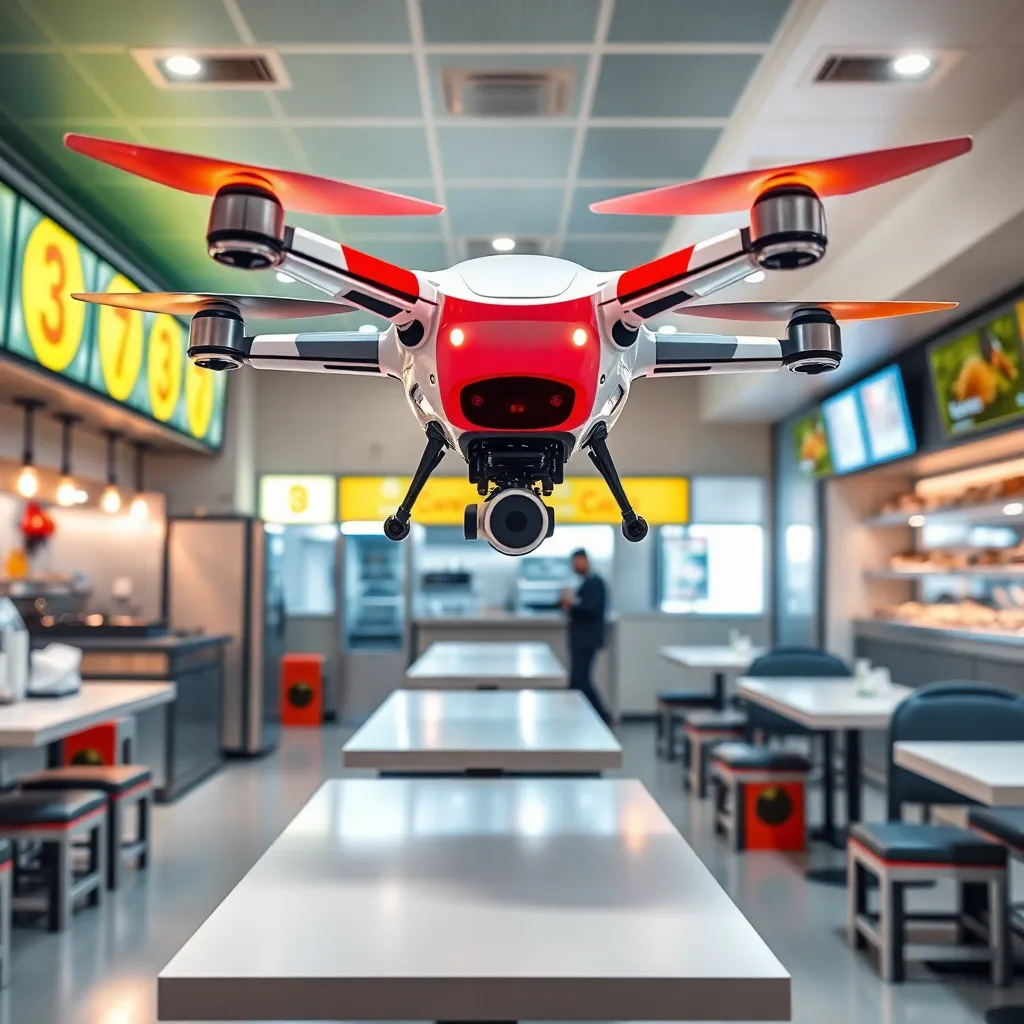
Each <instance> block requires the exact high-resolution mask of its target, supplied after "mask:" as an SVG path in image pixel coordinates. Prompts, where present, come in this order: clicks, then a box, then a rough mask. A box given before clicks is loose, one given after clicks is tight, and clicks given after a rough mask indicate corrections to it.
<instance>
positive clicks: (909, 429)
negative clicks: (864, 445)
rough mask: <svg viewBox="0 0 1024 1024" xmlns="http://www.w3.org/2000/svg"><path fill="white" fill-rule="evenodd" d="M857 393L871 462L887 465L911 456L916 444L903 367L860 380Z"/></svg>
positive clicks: (893, 368)
mask: <svg viewBox="0 0 1024 1024" xmlns="http://www.w3.org/2000/svg"><path fill="white" fill-rule="evenodd" d="M856 390H857V396H858V398H859V399H860V410H861V414H862V415H863V417H864V431H865V433H866V435H867V442H868V457H869V459H870V461H871V462H872V463H876V462H887V461H888V460H889V459H898V458H900V457H901V456H904V455H912V454H913V453H914V451H915V449H916V447H917V445H916V441H915V438H914V428H913V426H912V425H911V422H910V412H909V410H908V409H907V396H906V393H905V392H904V390H903V374H902V373H901V372H900V368H899V367H898V366H890V367H888V368H886V369H885V370H883V371H882V372H881V373H876V374H875V375H874V376H873V377H868V379H867V380H864V381H861V383H860V384H858V385H857V389H856Z"/></svg>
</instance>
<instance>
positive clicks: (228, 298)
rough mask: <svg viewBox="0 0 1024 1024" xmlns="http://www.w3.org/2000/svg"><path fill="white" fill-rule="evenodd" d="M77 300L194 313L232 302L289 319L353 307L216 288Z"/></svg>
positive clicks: (87, 295) (83, 295)
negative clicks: (222, 292) (238, 293)
mask: <svg viewBox="0 0 1024 1024" xmlns="http://www.w3.org/2000/svg"><path fill="white" fill-rule="evenodd" d="M71 297H72V298H73V299H78V300H79V302H93V303H96V304H98V305H100V306H120V307H121V308H122V309H137V310H139V311H140V312H141V313H170V314H171V316H194V315H195V314H196V313H198V312H199V311H200V310H202V309H211V308H216V307H217V306H221V307H224V306H234V307H235V308H236V309H240V310H244V311H245V312H246V314H248V315H249V316H251V317H256V318H261V319H264V320H290V319H292V318H293V317H307V316H332V315H334V314H335V313H351V312H352V311H353V310H354V309H355V308H356V307H355V306H349V305H346V304H345V303H344V302H331V301H329V300H327V299H289V298H281V297H278V296H275V295H222V294H218V293H217V292H75V293H73V294H72V296H71Z"/></svg>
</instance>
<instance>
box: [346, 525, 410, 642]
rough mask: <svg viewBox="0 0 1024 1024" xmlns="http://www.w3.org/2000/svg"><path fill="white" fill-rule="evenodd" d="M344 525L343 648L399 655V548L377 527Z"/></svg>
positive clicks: (402, 561) (401, 621)
mask: <svg viewBox="0 0 1024 1024" xmlns="http://www.w3.org/2000/svg"><path fill="white" fill-rule="evenodd" d="M361 526H362V524H355V523H344V524H343V525H342V533H343V534H344V535H345V537H344V546H345V547H344V557H343V558H342V577H343V579H342V585H343V593H344V608H343V618H342V622H343V632H344V645H345V648H346V649H347V650H350V651H359V650H367V651H401V650H402V649H403V648H404V645H405V625H406V624H405V618H406V600H405V546H404V545H402V544H395V543H394V542H393V541H390V540H388V539H387V538H386V537H385V536H384V534H383V531H382V530H381V527H380V524H379V523H373V524H370V526H368V527H366V528H365V529H363V528H360V527H361Z"/></svg>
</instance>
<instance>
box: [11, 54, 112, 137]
mask: <svg viewBox="0 0 1024 1024" xmlns="http://www.w3.org/2000/svg"><path fill="white" fill-rule="evenodd" d="M0 108H2V109H3V110H4V111H6V113H7V114H9V115H10V117H11V118H13V119H14V120H15V121H17V120H20V119H21V118H25V117H109V116H110V114H111V111H110V108H109V107H108V106H107V105H106V104H105V103H104V102H103V101H102V100H101V99H100V98H99V97H98V96H97V95H96V94H95V93H94V92H93V91H92V89H90V88H89V86H88V85H86V83H85V82H84V81H83V80H82V78H81V76H80V75H79V74H78V72H77V71H75V69H74V68H73V67H72V66H71V65H70V64H69V63H68V62H67V61H66V60H65V59H64V58H63V57H61V56H59V55H57V54H44V53H6V54H4V55H3V57H0Z"/></svg>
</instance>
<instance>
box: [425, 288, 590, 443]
mask: <svg viewBox="0 0 1024 1024" xmlns="http://www.w3.org/2000/svg"><path fill="white" fill-rule="evenodd" d="M600 364H601V342H600V337H599V335H598V331H597V318H596V314H595V311H594V304H593V300H592V299H591V298H589V297H588V298H581V299H573V300H571V301H569V302H555V303H549V304H547V305H538V306H501V305H495V304H492V303H484V302H471V301H467V300H465V299H453V298H448V297H446V298H445V300H444V308H443V310H442V312H441V322H440V327H439V329H438V335H437V382H438V388H439V391H440V394H441V404H442V406H443V408H444V413H445V416H447V418H448V420H449V421H450V422H451V423H452V425H453V426H455V427H457V428H458V429H459V430H500V431H516V432H518V431H532V430H574V429H575V428H576V427H579V426H581V425H582V424H583V423H585V422H586V420H587V417H588V416H589V415H590V411H591V409H592V408H593V405H594V398H595V396H596V394H597V377H598V372H599V369H600Z"/></svg>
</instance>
